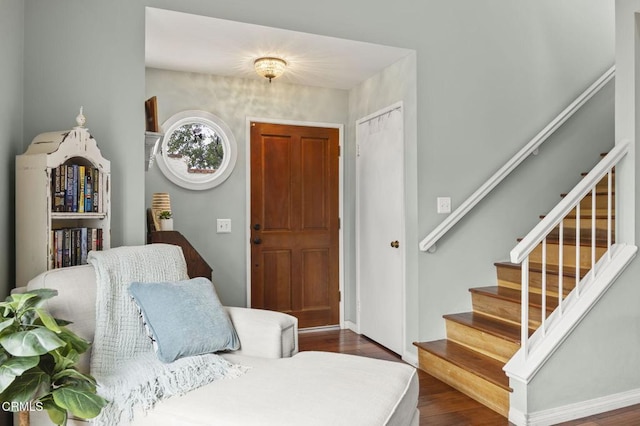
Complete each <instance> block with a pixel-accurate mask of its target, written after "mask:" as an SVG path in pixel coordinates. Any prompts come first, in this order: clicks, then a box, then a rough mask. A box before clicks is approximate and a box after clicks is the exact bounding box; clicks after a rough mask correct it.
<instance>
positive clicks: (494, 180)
mask: <svg viewBox="0 0 640 426" xmlns="http://www.w3.org/2000/svg"><path fill="white" fill-rule="evenodd" d="M614 75H615V66H614V67H611V68H609V69H608V70H607V72H605V73H604V74H603V75H602V76H601V77H600V78H598V80H596V81H595V82H594V83H593V84H592V85H591V86H589V88H587V90H585V91H584V92H583V93H582V94H581V95H580V96H578V97H577V98H576V100H574V101H573V102H572V103H571V104H569V106H567V107H566V108H565V109H564V110H563V111H562V112H561V113H560V114H558V116H557V117H556V118H555V119H553V121H551V122H550V123H549V124H548V125H547V126H546V127H545V128H544V129H542V130H541V131H540V132H539V133H538V134H537V135H536V136H535V137H534V138H533V139H531V141H529V143H527V144H526V145H525V146H524V147H523V148H522V149H521V150H520V151H518V152H517V153H516V154H515V155H514V156H513V157H512V158H511V159H510V160H509V161H507V162H506V163H505V164H504V166H502V167H501V168H500V169H499V170H498V171H497V172H495V173H494V174H493V176H491V177H490V178H489V179H488V180H487V181H486V182H485V183H484V184H483V185H482V186H481V187H480V188H478V189H477V190H476V191H475V192H474V193H473V194H471V195H470V196H469V198H467V199H466V200H465V201H464V202H463V203H462V204H460V206H459V207H458V208H457V209H455V210H454V211H453V212H452V213H451V214H450V215H449V216H447V218H446V219H445V220H444V221H442V222H441V223H440V224H439V225H438V226H437V227H436V228H435V229H434V230H433V231H431V232H430V233H429V235H427V236H426V237H425V238H424V239H423V240H422V241H421V242H420V250H422V251H429V252H433V251H435V247H436V243H437V242H438V241H439V240H440V238H442V236H443V235H445V234H446V233H447V232H448V231H449V230H450V229H451V228H453V226H454V225H455V224H456V223H458V222H459V221H460V219H462V218H463V217H464V216H465V215H466V214H467V213H469V211H471V209H473V208H474V207H475V206H476V204H478V203H479V202H480V201H482V199H483V198H484V197H486V196H487V195H488V194H489V193H490V192H491V191H492V190H493V188H495V187H496V186H497V185H498V184H499V183H500V182H502V181H503V180H504V179H505V178H506V177H507V176H508V175H509V174H510V173H511V172H512V171H513V170H514V169H515V168H516V167H518V166H519V165H520V164H521V163H522V162H523V161H524V160H526V159H527V157H529V156H530V155H531V154H533V153H534V152H536V150H537V149H538V148H539V147H540V145H542V144H543V143H544V142H545V141H546V140H547V139H548V138H549V136H551V135H552V134H553V132H555V131H556V130H557V129H558V128H559V127H560V126H562V124H564V122H565V121H567V120H568V119H569V118H570V117H571V116H572V115H573V114H574V113H575V112H576V111H577V110H578V109H580V107H581V106H582V105H584V104H585V103H586V102H587V101H588V100H589V99H591V98H592V97H593V96H594V95H595V94H596V93H598V92H599V91H600V89H602V88H603V87H604V86H605V85H606V84H607V83H608V82H609V81H611V79H613V77H614Z"/></svg>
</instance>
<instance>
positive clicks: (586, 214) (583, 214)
mask: <svg viewBox="0 0 640 426" xmlns="http://www.w3.org/2000/svg"><path fill="white" fill-rule="evenodd" d="M608 213H609V212H608V210H607V209H596V213H595V218H596V219H606V218H607V217H608ZM545 216H546V215H540V219H544V217H545ZM593 217H594V214H593V212H592V211H591V209H588V210H585V209H580V218H581V219H591V218H593ZM566 218H567V219H575V218H576V211H575V209H574V210H572V211H570V212H569V214H568V215H567V216H566ZM615 218H616V215H615V212H612V214H611V219H612V220H613V219H615Z"/></svg>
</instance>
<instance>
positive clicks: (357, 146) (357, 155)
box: [356, 144, 360, 157]
mask: <svg viewBox="0 0 640 426" xmlns="http://www.w3.org/2000/svg"><path fill="white" fill-rule="evenodd" d="M356 157H360V144H358V145H356Z"/></svg>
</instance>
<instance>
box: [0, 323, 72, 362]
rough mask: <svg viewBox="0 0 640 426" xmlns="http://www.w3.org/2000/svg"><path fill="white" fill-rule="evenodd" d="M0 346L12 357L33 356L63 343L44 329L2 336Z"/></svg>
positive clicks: (42, 353)
mask: <svg viewBox="0 0 640 426" xmlns="http://www.w3.org/2000/svg"><path fill="white" fill-rule="evenodd" d="M0 345H2V347H3V348H5V349H6V351H7V352H9V353H10V354H11V355H13V356H34V355H44V354H46V353H47V352H49V351H52V350H54V349H57V348H59V347H61V346H64V345H65V342H64V341H62V340H60V338H58V336H56V334H55V333H54V332H52V331H50V330H48V329H46V328H36V329H33V330H27V331H19V332H17V333H13V334H9V335H7V336H4V337H2V338H0Z"/></svg>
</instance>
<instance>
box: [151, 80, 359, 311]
mask: <svg viewBox="0 0 640 426" xmlns="http://www.w3.org/2000/svg"><path fill="white" fill-rule="evenodd" d="M146 96H147V97H151V96H157V97H158V119H159V121H160V123H162V122H164V121H165V120H166V119H168V118H169V117H171V116H172V115H173V114H175V113H178V112H180V111H183V110H188V109H201V110H204V111H208V112H211V113H213V114H215V115H216V116H218V117H220V118H221V119H222V120H223V121H224V122H225V123H226V124H227V125H228V126H229V127H230V128H231V131H232V133H233V135H234V137H235V139H236V142H237V145H238V161H237V163H236V167H235V169H234V171H233V173H232V174H231V176H230V177H229V178H228V179H227V180H226V181H225V182H224V183H223V184H222V185H219V186H217V187H215V188H213V189H211V190H207V191H191V190H187V189H183V188H181V187H179V186H177V185H174V184H173V183H171V182H170V181H169V180H168V179H167V178H165V177H164V175H163V174H162V172H161V171H160V169H159V168H158V167H157V166H153V167H152V168H151V169H150V170H149V172H148V173H146V175H145V185H146V189H145V200H146V205H147V206H148V207H150V206H151V197H152V194H153V193H154V192H168V193H169V194H170V196H171V207H172V210H173V213H174V219H173V221H174V228H175V229H176V230H179V231H180V232H181V233H182V234H184V235H185V236H186V237H187V238H188V239H189V240H190V241H191V243H192V244H193V245H194V247H196V249H197V250H198V251H200V253H201V254H202V255H203V257H204V258H205V259H206V260H207V262H209V264H210V265H211V266H212V267H213V276H214V283H215V284H216V287H217V289H218V290H219V292H220V297H221V299H222V300H223V302H224V303H227V304H231V305H237V306H245V305H246V297H247V294H246V286H247V277H246V268H247V263H246V249H247V241H248V238H249V234H248V232H247V230H248V228H249V225H248V224H247V223H246V219H247V203H246V201H247V191H246V189H247V164H248V157H247V155H248V152H247V149H246V143H247V141H246V138H247V134H246V129H247V122H246V118H247V117H251V118H261V119H278V120H295V121H301V122H302V121H305V122H311V121H312V122H318V123H336V124H342V123H345V122H346V121H347V108H348V93H347V91H345V90H331V89H322V88H314V87H301V86H294V85H291V84H282V83H281V82H277V83H276V82H274V83H273V84H269V83H267V82H266V80H265V81H255V80H249V79H238V78H228V77H218V76H210V75H203V74H194V73H182V72H175V71H166V70H158V69H152V68H149V69H147V72H146ZM217 218H220V219H224V218H227V219H231V229H232V232H231V234H217V233H216V230H215V227H216V219H217Z"/></svg>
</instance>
